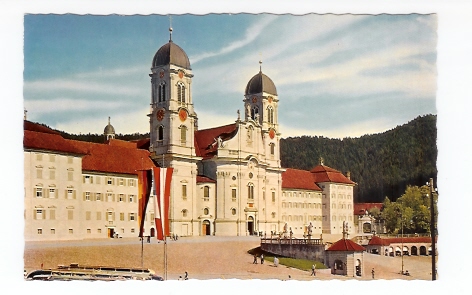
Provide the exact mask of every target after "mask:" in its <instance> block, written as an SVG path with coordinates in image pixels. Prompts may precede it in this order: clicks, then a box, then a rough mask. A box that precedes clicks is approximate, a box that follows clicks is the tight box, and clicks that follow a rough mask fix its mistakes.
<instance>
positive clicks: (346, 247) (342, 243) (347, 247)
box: [326, 239, 365, 252]
mask: <svg viewBox="0 0 472 295" xmlns="http://www.w3.org/2000/svg"><path fill="white" fill-rule="evenodd" d="M326 251H349V252H362V251H365V248H364V247H362V246H361V245H359V244H356V243H354V242H353V241H351V240H348V239H341V240H339V241H337V242H336V243H334V244H333V245H331V247H329V248H328V249H327V250H326Z"/></svg>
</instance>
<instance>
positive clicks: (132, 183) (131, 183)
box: [128, 179, 136, 186]
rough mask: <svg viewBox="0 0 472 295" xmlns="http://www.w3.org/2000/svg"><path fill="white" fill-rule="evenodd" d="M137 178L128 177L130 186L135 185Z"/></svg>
mask: <svg viewBox="0 0 472 295" xmlns="http://www.w3.org/2000/svg"><path fill="white" fill-rule="evenodd" d="M135 185H136V184H135V180H134V179H128V186H135Z"/></svg>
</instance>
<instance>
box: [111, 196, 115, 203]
mask: <svg viewBox="0 0 472 295" xmlns="http://www.w3.org/2000/svg"><path fill="white" fill-rule="evenodd" d="M111 200H112V201H113V202H114V201H115V194H113V195H111Z"/></svg>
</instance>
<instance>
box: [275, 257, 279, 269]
mask: <svg viewBox="0 0 472 295" xmlns="http://www.w3.org/2000/svg"><path fill="white" fill-rule="evenodd" d="M274 266H275V267H277V266H279V259H278V258H277V257H274Z"/></svg>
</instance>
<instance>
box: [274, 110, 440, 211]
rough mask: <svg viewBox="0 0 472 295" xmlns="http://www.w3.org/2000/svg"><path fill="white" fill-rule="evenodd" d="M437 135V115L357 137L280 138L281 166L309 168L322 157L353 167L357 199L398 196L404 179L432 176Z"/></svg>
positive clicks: (418, 182) (340, 166)
mask: <svg viewBox="0 0 472 295" xmlns="http://www.w3.org/2000/svg"><path fill="white" fill-rule="evenodd" d="M436 137H437V129H436V116H435V115H426V116H420V117H417V118H416V119H414V120H412V121H410V122H408V123H407V124H404V125H402V126H397V127H396V128H394V129H392V130H389V131H386V132H384V133H380V134H373V135H364V136H362V137H360V138H343V139H330V138H326V137H318V136H313V137H310V136H302V137H289V138H285V139H282V140H281V144H280V146H281V160H282V166H283V167H286V168H298V169H306V170H309V169H311V168H313V167H314V166H316V165H318V164H319V158H320V157H323V159H324V164H325V165H327V166H330V167H332V168H335V169H337V170H340V171H342V172H343V173H345V172H346V171H350V172H351V179H352V180H353V181H355V182H356V183H357V184H358V186H357V187H356V188H355V192H354V197H355V201H356V202H382V201H383V200H384V198H385V197H386V196H388V197H389V198H390V199H391V200H396V199H397V198H398V197H400V196H401V194H402V193H404V191H405V188H406V186H407V185H423V184H425V183H426V181H428V180H429V178H430V177H434V178H435V179H436V175H437V169H436V160H437V154H438V152H437V146H436Z"/></svg>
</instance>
